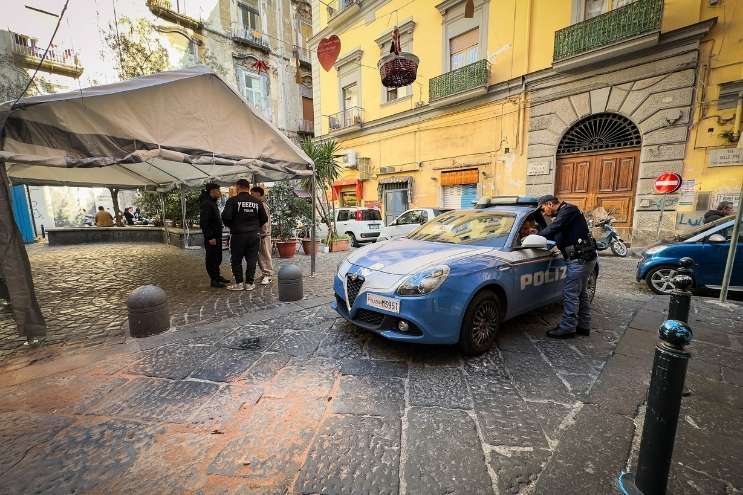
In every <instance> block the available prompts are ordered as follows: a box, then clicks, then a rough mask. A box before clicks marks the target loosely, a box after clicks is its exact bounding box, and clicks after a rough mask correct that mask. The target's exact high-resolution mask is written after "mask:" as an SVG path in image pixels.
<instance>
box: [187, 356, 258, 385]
mask: <svg viewBox="0 0 743 495" xmlns="http://www.w3.org/2000/svg"><path fill="white" fill-rule="evenodd" d="M260 357H261V353H260V352H259V351H255V350H240V349H228V348H222V349H217V351H216V352H214V354H212V355H211V356H209V357H208V358H206V360H205V361H204V362H203V363H202V364H200V365H199V366H198V367H197V368H196V369H195V370H194V371H193V372H192V373H191V374H190V378H196V379H199V380H208V381H211V382H230V381H233V380H234V379H235V378H237V377H238V376H240V375H241V374H243V373H244V372H245V371H246V370H247V369H248V368H250V366H252V365H253V364H254V363H255V362H256V361H258V359H260Z"/></svg>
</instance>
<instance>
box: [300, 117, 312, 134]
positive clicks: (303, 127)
mask: <svg viewBox="0 0 743 495" xmlns="http://www.w3.org/2000/svg"><path fill="white" fill-rule="evenodd" d="M297 132H298V133H300V134H311V135H314V134H315V121H314V120H306V119H301V120H300V121H299V124H298V125H297Z"/></svg>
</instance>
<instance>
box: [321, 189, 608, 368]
mask: <svg viewBox="0 0 743 495" xmlns="http://www.w3.org/2000/svg"><path fill="white" fill-rule="evenodd" d="M531 222H535V223H536V224H537V226H538V227H539V228H541V227H543V226H545V225H546V223H545V220H544V218H543V217H542V214H541V212H540V211H539V210H538V208H537V202H536V199H535V198H530V197H513V198H495V199H493V200H488V199H485V200H483V201H481V202H480V203H478V205H477V207H475V208H471V209H461V210H455V211H451V212H448V213H445V214H443V215H441V216H438V217H436V218H434V219H433V220H431V221H429V222H427V223H426V224H424V225H422V226H421V227H419V228H418V229H416V230H415V231H413V232H412V233H410V234H408V236H407V237H404V238H401V239H392V240H390V241H387V242H384V243H380V244H373V245H369V246H366V247H364V248H361V249H358V250H356V251H354V252H353V253H352V254H351V255H350V256H348V257H347V258H346V259H345V260H343V261H342V262H341V263H340V265H339V266H338V270H337V273H336V275H335V279H334V284H333V285H334V291H335V302H334V303H333V308H334V309H335V310H336V311H337V312H338V313H339V314H340V315H341V316H342V317H343V318H345V319H346V320H348V321H350V322H352V323H353V324H354V325H356V326H358V327H361V328H364V329H366V330H370V331H373V332H376V333H378V334H380V335H382V336H383V337H385V338H388V339H390V340H397V341H404V342H417V343H422V344H459V346H460V348H461V349H462V351H463V352H464V353H465V354H480V353H482V352H485V351H486V350H488V349H489V348H490V346H491V345H492V344H493V341H494V340H495V336H496V334H497V332H498V329H499V328H500V326H501V324H502V323H503V322H504V321H506V320H508V319H510V318H513V317H514V316H517V315H520V314H523V313H526V312H529V311H534V310H537V309H539V308H541V307H543V306H546V305H548V304H550V303H554V302H556V301H560V300H561V298H562V287H563V283H564V279H565V274H566V265H565V261H564V259H563V257H562V255H561V254H560V252H559V251H558V250H557V249H556V248H555V247H554V243H552V242H551V241H547V240H546V239H545V238H544V237H541V236H538V235H527V232H526V229H524V227H527V226H528V224H529V223H531ZM597 275H598V266H597V267H596V271H595V272H594V274H593V276H592V277H591V279H590V282H589V284H590V285H589V291H590V294H591V298H593V295H594V293H595V287H596V276H597Z"/></svg>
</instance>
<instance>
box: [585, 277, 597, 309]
mask: <svg viewBox="0 0 743 495" xmlns="http://www.w3.org/2000/svg"><path fill="white" fill-rule="evenodd" d="M597 278H598V274H597V272H596V270H594V271H593V273H591V276H590V277H588V282H587V286H586V292H588V300H589V301H591V302H593V298H594V296H596V279H597Z"/></svg>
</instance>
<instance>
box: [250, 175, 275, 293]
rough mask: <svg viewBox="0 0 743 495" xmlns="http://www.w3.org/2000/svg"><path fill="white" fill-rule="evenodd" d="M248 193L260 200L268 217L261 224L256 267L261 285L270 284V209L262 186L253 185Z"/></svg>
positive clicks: (271, 278) (271, 267)
mask: <svg viewBox="0 0 743 495" xmlns="http://www.w3.org/2000/svg"><path fill="white" fill-rule="evenodd" d="M250 193H251V194H252V195H253V196H255V197H256V198H258V199H259V200H260V201H261V203H262V204H263V208H264V209H265V210H266V216H267V217H268V221H267V222H266V223H264V224H263V226H261V232H260V236H261V245H260V248H259V249H258V267H259V268H260V269H261V285H270V284H271V281H272V280H273V264H272V262H271V248H272V245H271V210H270V209H269V208H268V203H266V191H265V190H264V189H263V188H262V187H260V186H253V188H252V189H251V190H250Z"/></svg>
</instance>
